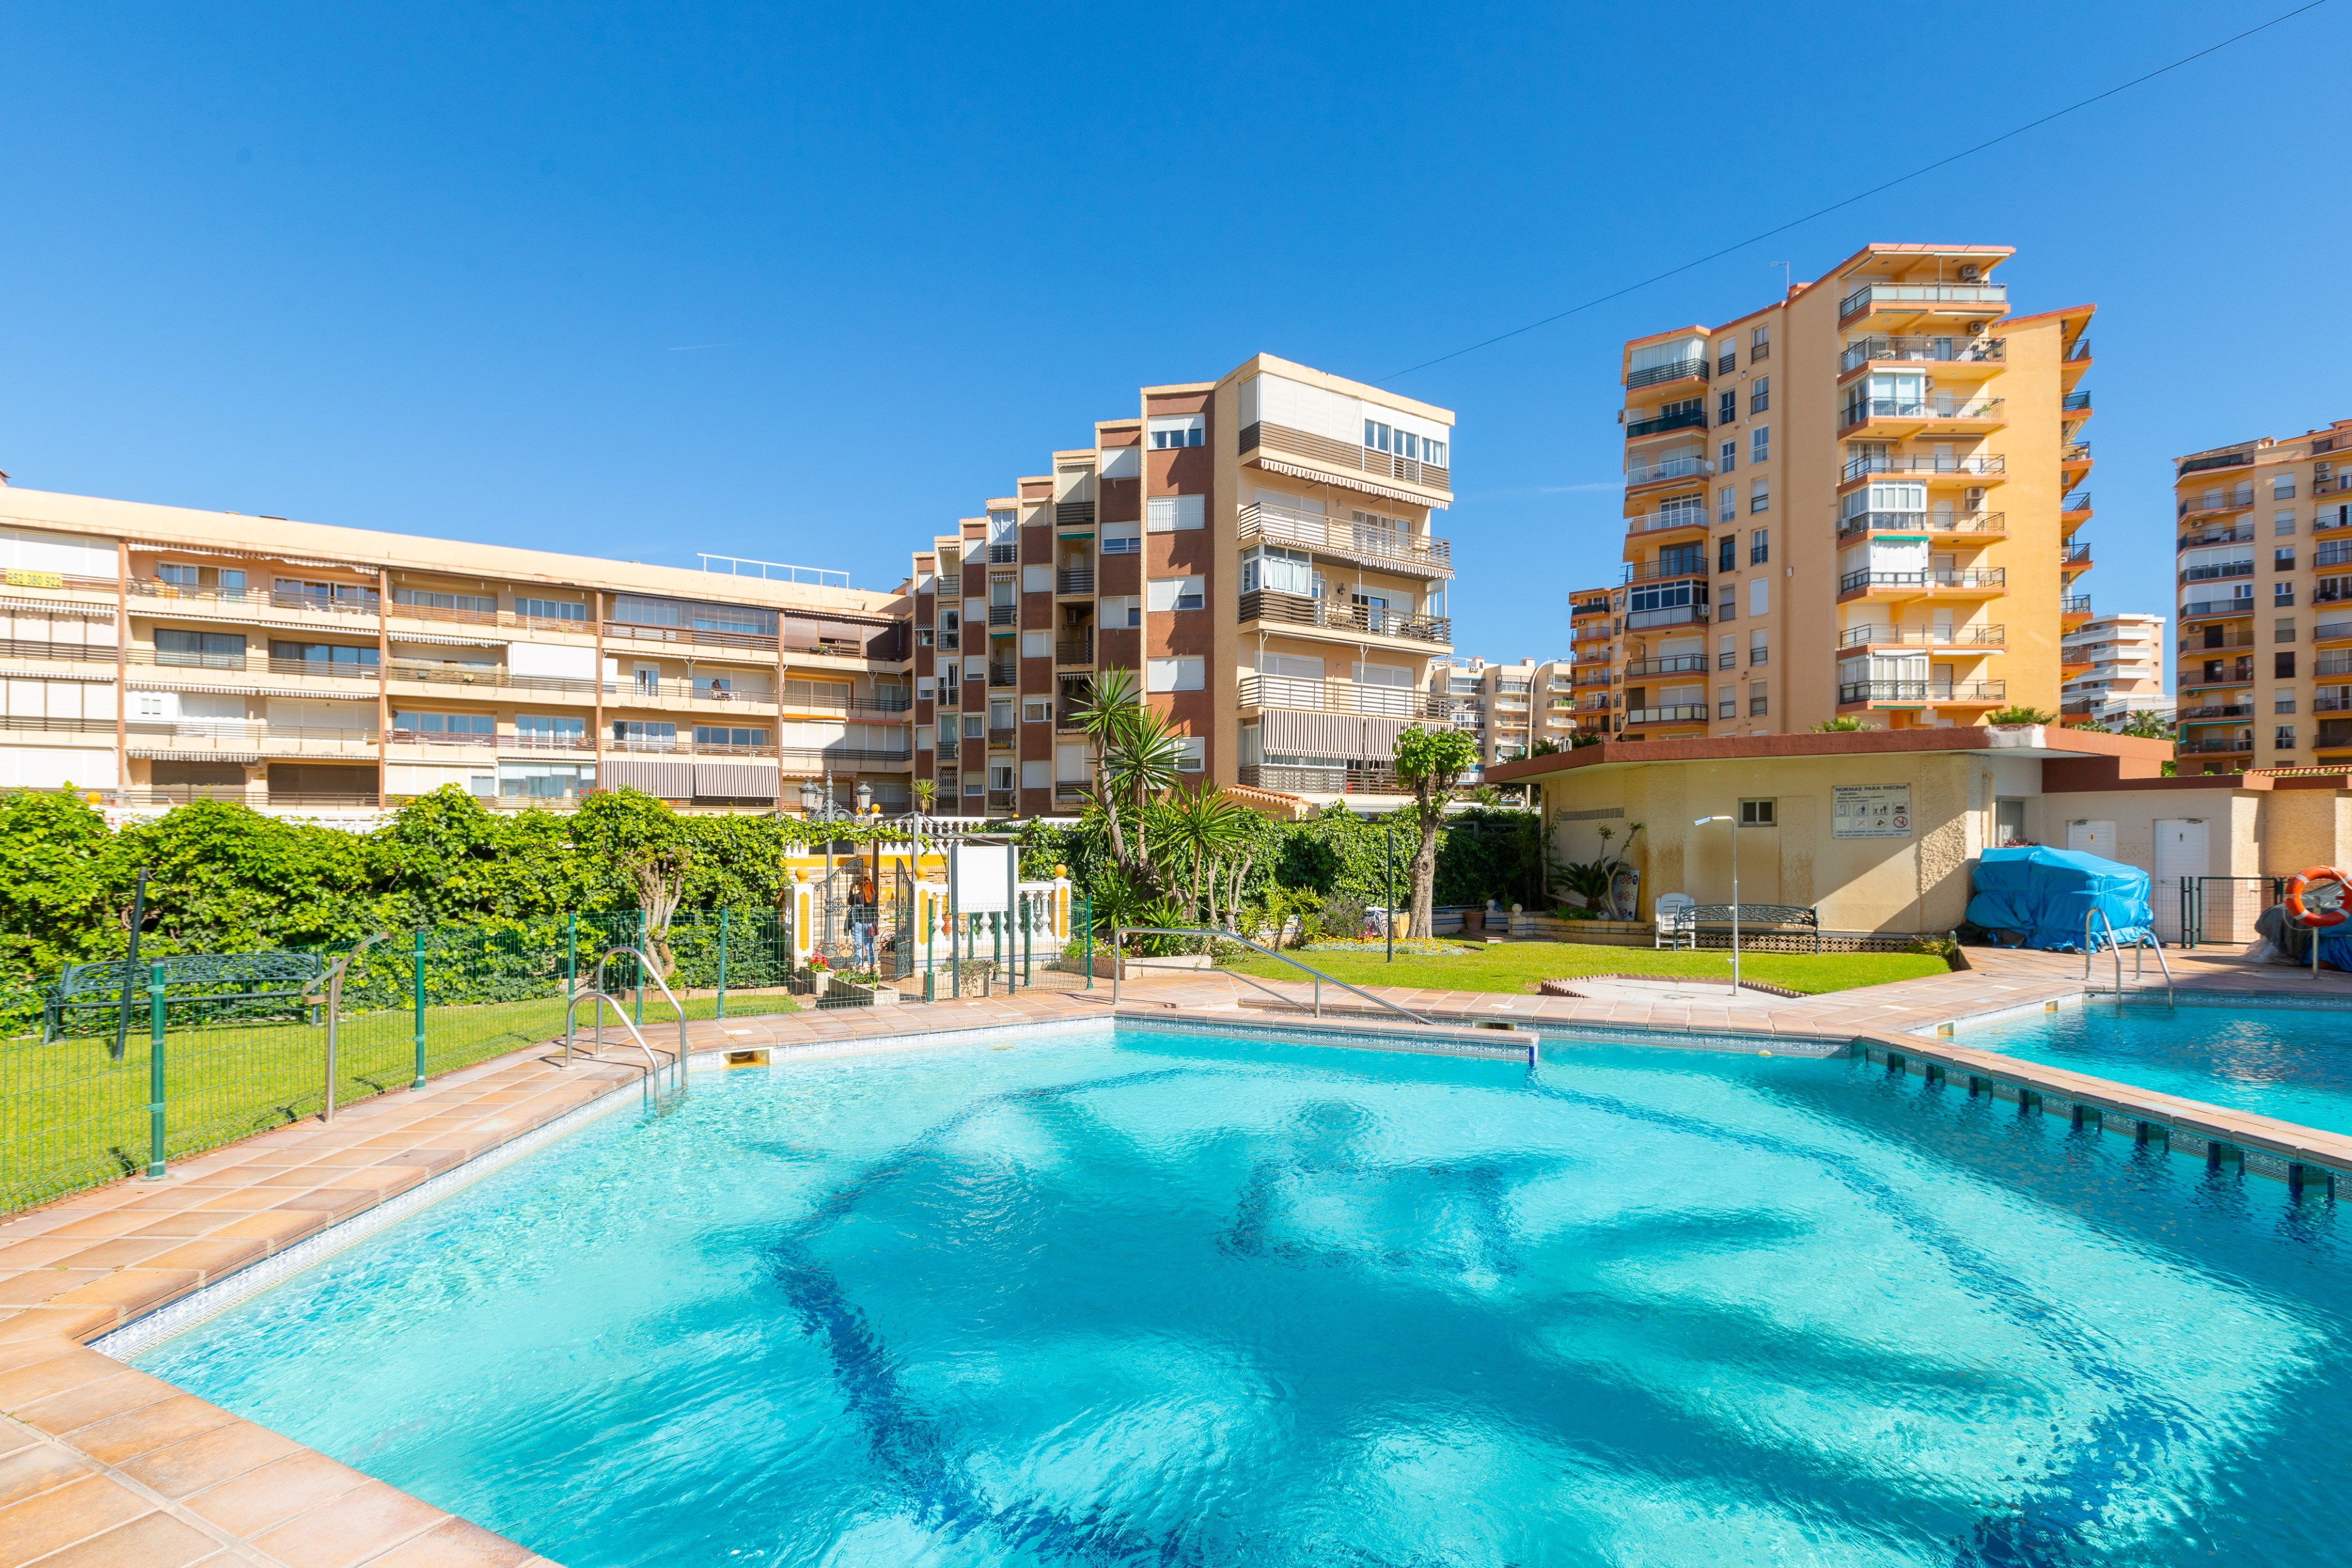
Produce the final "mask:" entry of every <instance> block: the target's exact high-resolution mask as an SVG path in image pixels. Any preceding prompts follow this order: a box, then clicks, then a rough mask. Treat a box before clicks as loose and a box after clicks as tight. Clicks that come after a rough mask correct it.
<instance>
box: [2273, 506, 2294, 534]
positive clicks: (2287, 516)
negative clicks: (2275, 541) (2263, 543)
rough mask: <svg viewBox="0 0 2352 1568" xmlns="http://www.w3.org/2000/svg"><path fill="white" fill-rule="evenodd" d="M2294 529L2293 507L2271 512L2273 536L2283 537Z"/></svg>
mask: <svg viewBox="0 0 2352 1568" xmlns="http://www.w3.org/2000/svg"><path fill="white" fill-rule="evenodd" d="M2271 532H2272V534H2273V536H2274V537H2276V538H2280V539H2284V538H2285V537H2287V535H2289V534H2291V533H2293V532H2294V508H2293V507H2289V508H2288V509H2287V510H2284V511H2281V512H2273V513H2272V514H2271Z"/></svg>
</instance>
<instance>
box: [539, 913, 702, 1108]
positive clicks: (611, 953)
mask: <svg viewBox="0 0 2352 1568" xmlns="http://www.w3.org/2000/svg"><path fill="white" fill-rule="evenodd" d="M624 953H625V954H627V955H628V956H629V957H631V958H633V959H635V961H636V964H637V973H639V974H640V975H650V976H651V977H652V979H653V983H654V984H656V985H658V986H660V987H661V994H662V999H663V1000H664V1001H666V1002H667V1003H668V1004H669V1005H670V1011H671V1012H673V1013H676V1014H677V1051H676V1052H675V1053H674V1054H672V1055H671V1057H670V1058H669V1061H668V1062H667V1067H665V1064H664V1063H663V1061H662V1059H661V1057H660V1055H659V1054H658V1053H656V1051H655V1049H654V1047H652V1046H650V1045H648V1044H647V1043H646V1037H645V1036H644V1035H643V1034H641V1033H639V1032H638V1030H637V1026H636V1025H635V1024H634V1023H632V1022H630V1021H629V1012H628V1009H627V1008H626V1007H624V1006H623V1005H621V999H620V998H619V997H617V996H615V995H614V994H612V993H611V992H610V991H608V990H606V989H605V988H604V966H605V965H606V964H608V963H612V962H613V960H614V959H615V958H618V957H620V956H621V955H623V954H624ZM592 1001H593V1003H595V1005H596V1012H595V1022H596V1043H595V1044H594V1045H593V1047H590V1048H589V1051H588V1054H589V1055H590V1056H591V1057H598V1056H602V1055H603V1054H604V1004H605V1003H607V1002H610V1003H611V1004H612V1005H613V1014H614V1017H615V1018H616V1019H618V1020H619V1022H620V1026H621V1027H623V1028H624V1029H626V1030H627V1031H628V1032H629V1038H630V1039H631V1040H633V1041H635V1043H636V1047H637V1049H639V1050H640V1051H643V1052H644V1053H645V1057H646V1079H648V1080H649V1081H650V1080H654V1079H658V1078H659V1077H660V1075H661V1074H662V1073H663V1072H664V1071H665V1070H667V1071H669V1072H671V1073H674V1074H675V1075H676V1086H677V1088H679V1089H684V1088H685V1087H686V1058H687V1045H686V1009H685V1008H684V1007H682V1006H680V1005H678V1000H677V996H676V995H674V994H672V993H671V991H670V988H669V984H668V983H667V981H665V980H663V979H662V977H661V971H660V970H659V969H658V968H657V967H656V966H655V963H654V961H653V959H652V958H651V957H650V956H648V955H647V953H646V951H645V949H643V948H641V947H626V946H624V947H615V948H609V949H607V950H606V951H605V952H604V956H603V957H601V958H599V959H597V960H596V978H595V982H594V984H592V985H590V986H589V987H588V989H586V990H584V991H577V992H574V993H573V994H572V997H571V1000H570V1003H569V1005H566V1006H565V1008H564V1009H563V1065H564V1066H565V1067H570V1066H571V1065H572V1042H573V1041H574V1039H575V1038H576V1037H577V1036H578V1034H579V1017H580V1004H581V1003H583V1002H592Z"/></svg>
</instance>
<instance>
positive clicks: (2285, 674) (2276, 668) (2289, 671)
mask: <svg viewBox="0 0 2352 1568" xmlns="http://www.w3.org/2000/svg"><path fill="white" fill-rule="evenodd" d="M2271 676H2272V678H2273V679H2277V680H2293V679H2294V655H2293V654H2291V653H2274V654H2273V655H2271Z"/></svg>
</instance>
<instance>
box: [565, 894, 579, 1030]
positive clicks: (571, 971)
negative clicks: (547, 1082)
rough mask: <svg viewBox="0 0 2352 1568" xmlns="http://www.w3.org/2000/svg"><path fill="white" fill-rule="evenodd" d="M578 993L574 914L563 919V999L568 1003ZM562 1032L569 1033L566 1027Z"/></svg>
mask: <svg viewBox="0 0 2352 1568" xmlns="http://www.w3.org/2000/svg"><path fill="white" fill-rule="evenodd" d="M579 992H580V916H579V915H578V914H577V913H576V912H575V913H572V914H568V915H565V916H564V917H563V999H564V1000H565V1001H566V1002H569V1001H571V1000H572V997H574V996H576V995H578V994H579ZM564 1032H565V1033H567V1034H569V1033H570V1032H571V1030H570V1026H568V1025H567V1026H566V1027H565V1031H564Z"/></svg>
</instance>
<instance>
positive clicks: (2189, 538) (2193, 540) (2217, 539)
mask: <svg viewBox="0 0 2352 1568" xmlns="http://www.w3.org/2000/svg"><path fill="white" fill-rule="evenodd" d="M2252 542H2254V525H2253V524H2252V523H2251V522H2242V523H2240V524H2238V526H2236V527H2235V528H2209V529H2207V530H2205V531H2203V532H2202V533H2184V534H2182V535H2181V536H2180V539H2179V542H2178V543H2177V544H2175V545H2174V546H2173V548H2174V549H2176V550H2196V549H2199V548H2200V547H2201V546H2204V545H2208V544H2252Z"/></svg>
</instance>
